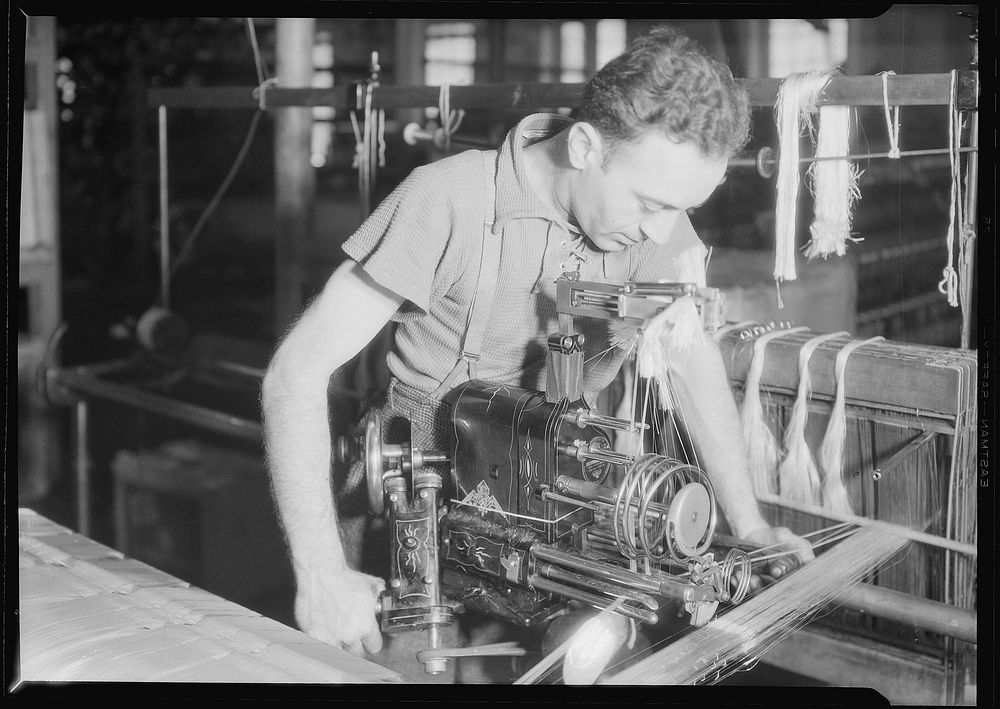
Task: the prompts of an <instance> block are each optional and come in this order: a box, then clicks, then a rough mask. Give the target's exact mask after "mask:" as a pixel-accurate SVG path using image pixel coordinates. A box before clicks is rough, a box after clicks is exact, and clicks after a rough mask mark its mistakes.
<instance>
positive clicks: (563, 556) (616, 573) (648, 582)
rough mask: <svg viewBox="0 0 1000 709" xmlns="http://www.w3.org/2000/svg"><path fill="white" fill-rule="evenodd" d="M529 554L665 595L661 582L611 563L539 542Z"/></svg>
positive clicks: (640, 589)
mask: <svg viewBox="0 0 1000 709" xmlns="http://www.w3.org/2000/svg"><path fill="white" fill-rule="evenodd" d="M531 555H532V556H533V557H534V558H536V559H540V560H542V561H548V562H549V563H552V564H558V565H559V566H566V567H569V568H571V569H577V570H579V571H586V572H588V573H590V574H592V575H594V576H599V577H600V578H603V579H605V580H608V581H614V582H615V583H620V584H622V585H623V586H628V587H629V588H634V589H636V590H638V591H645V592H647V593H655V594H662V595H666V594H664V590H663V588H661V587H662V585H663V584H661V583H660V582H659V581H657V580H656V579H654V578H651V577H649V576H646V575H644V574H639V573H636V572H635V571H630V570H628V569H622V568H618V567H616V566H612V565H611V564H606V563H602V562H599V561H594V560H592V559H584V558H581V557H578V556H574V555H572V554H567V553H566V552H562V551H558V550H557V549H552V548H549V547H546V546H543V545H541V544H536V545H535V546H533V547H531ZM670 595H676V594H670Z"/></svg>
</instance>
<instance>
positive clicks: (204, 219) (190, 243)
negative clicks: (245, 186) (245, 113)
mask: <svg viewBox="0 0 1000 709" xmlns="http://www.w3.org/2000/svg"><path fill="white" fill-rule="evenodd" d="M261 115H262V112H261V111H257V112H256V113H254V114H253V119H252V120H251V121H250V128H249V129H248V130H247V135H246V138H244V139H243V145H242V146H241V147H240V151H239V153H238V154H237V155H236V159H235V160H234V161H233V164H232V166H231V167H230V168H229V173H228V174H227V175H226V177H225V179H223V181H222V184H221V185H219V189H218V190H216V192H215V195H214V196H213V197H212V199H211V201H210V202H209V203H208V206H206V207H205V211H203V212H202V213H201V216H200V217H198V221H197V222H196V223H195V225H194V227H192V228H191V232H190V233H189V234H188V236H187V239H186V240H185V241H184V245H183V246H182V247H181V250H180V252H179V253H178V254H177V258H176V259H174V263H173V265H172V266H171V268H170V277H171V278H173V276H174V274H176V273H177V270H178V269H179V268H180V267H181V265H182V264H183V263H184V261H185V260H186V259H187V258H188V256H190V254H191V249H193V248H194V243H195V240H196V239H197V238H198V236H199V235H200V234H201V231H202V229H204V227H205V224H207V223H208V220H209V217H211V216H212V213H213V212H215V209H216V207H218V206H219V202H221V201H222V197H223V196H224V195H225V194H226V190H228V189H229V186H230V185H231V184H232V182H233V179H234V178H235V177H236V173H237V172H238V171H239V169H240V167H241V166H242V165H243V161H244V159H245V158H246V156H247V152H248V151H249V149H250V144H251V143H252V142H253V138H254V135H255V134H256V133H257V124H258V123H260V117H261Z"/></svg>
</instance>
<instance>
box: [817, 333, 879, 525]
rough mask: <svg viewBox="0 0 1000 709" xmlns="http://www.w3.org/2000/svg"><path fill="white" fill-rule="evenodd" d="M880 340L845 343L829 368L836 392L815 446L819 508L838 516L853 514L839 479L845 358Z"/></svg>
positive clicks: (844, 422)
mask: <svg viewBox="0 0 1000 709" xmlns="http://www.w3.org/2000/svg"><path fill="white" fill-rule="evenodd" d="M881 340H885V338H884V337H882V336H881V335H879V336H877V337H870V338H868V339H867V340H855V341H854V342H849V343H848V344H846V345H845V346H844V347H843V348H842V349H841V350H840V352H838V353H837V359H836V361H835V362H834V365H833V370H834V371H833V373H834V378H835V379H836V386H837V391H836V395H835V397H834V400H833V410H832V411H831V412H830V420H829V421H828V422H827V424H826V433H825V434H824V435H823V442H822V443H821V444H820V447H819V461H820V467H821V468H822V469H823V507H824V508H826V509H828V510H832V511H834V512H836V513H838V514H845V515H852V514H854V510H853V509H852V508H851V500H850V498H849V497H848V496H847V488H846V487H844V479H843V468H844V443H845V441H846V439H847V411H846V409H847V395H846V390H847V387H846V383H847V376H846V372H847V359H848V358H849V357H850V356H851V353H852V352H854V350H856V349H858V348H859V347H861V346H862V345H867V344H870V343H872V342H879V341H881Z"/></svg>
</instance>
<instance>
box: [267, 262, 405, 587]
mask: <svg viewBox="0 0 1000 709" xmlns="http://www.w3.org/2000/svg"><path fill="white" fill-rule="evenodd" d="M399 302H400V298H399V297H398V296H396V295H395V294H393V293H391V292H389V291H386V290H385V289H383V288H381V287H380V286H378V285H377V284H375V283H374V282H373V281H371V279H370V278H368V277H367V276H366V275H365V274H364V272H363V271H362V270H361V268H360V267H359V266H358V265H357V264H354V263H353V262H348V263H345V264H344V265H343V266H341V268H339V269H338V270H337V272H336V273H334V275H333V276H332V277H331V278H330V280H329V282H328V283H327V285H326V287H325V288H324V290H323V293H322V294H321V295H320V296H319V298H317V300H316V301H315V302H314V303H312V304H311V305H310V306H309V307H308V308H307V309H306V311H305V312H304V313H303V315H302V317H301V318H300V319H299V321H298V322H297V323H296V324H295V325H294V326H293V327H292V328H291V330H289V332H288V334H287V336H286V337H285V339H284V340H283V341H282V343H281V345H280V346H279V347H278V350H277V351H276V352H275V355H274V357H273V358H272V360H271V363H270V365H269V366H268V370H267V373H266V375H265V377H264V382H263V387H262V390H261V407H262V412H263V419H264V436H265V444H266V452H267V458H268V470H269V473H270V476H271V485H272V491H273V494H274V499H275V503H276V505H277V507H278V514H279V517H280V518H281V522H282V526H283V528H284V530H285V535H286V538H287V541H288V545H289V549H290V551H291V555H292V563H293V566H294V568H295V572H296V577H297V578H299V580H300V582H301V581H302V580H304V576H303V574H305V573H306V572H314V571H315V572H318V573H324V572H326V571H328V570H337V569H341V568H344V566H345V563H344V553H343V547H342V544H341V541H340V532H339V529H338V527H337V513H336V509H335V506H334V501H333V493H332V486H331V481H330V450H331V444H330V429H329V414H328V402H327V386H328V383H329V378H330V375H331V374H332V373H333V371H334V370H335V369H337V368H338V367H340V366H342V365H343V364H344V363H346V362H347V361H348V360H350V359H351V358H352V357H353V356H354V355H356V354H357V353H358V352H359V351H360V350H361V349H362V347H364V346H365V345H366V344H367V343H368V342H369V341H371V339H372V338H373V337H374V335H375V334H376V333H378V332H379V331H380V330H381V328H382V326H383V325H384V324H385V323H386V321H387V320H388V319H389V318H390V317H391V315H392V314H393V313H394V312H395V310H396V309H397V308H398V306H399Z"/></svg>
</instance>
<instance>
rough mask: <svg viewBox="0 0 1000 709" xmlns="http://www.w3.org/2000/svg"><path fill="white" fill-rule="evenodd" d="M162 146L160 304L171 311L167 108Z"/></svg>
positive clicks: (161, 125) (161, 123) (162, 112)
mask: <svg viewBox="0 0 1000 709" xmlns="http://www.w3.org/2000/svg"><path fill="white" fill-rule="evenodd" d="M158 117H159V132H160V136H159V146H160V302H161V305H162V306H163V307H164V308H166V309H167V310H169V309H170V203H169V195H168V191H167V107H166V106H164V105H162V104H161V105H160V108H159V116H158Z"/></svg>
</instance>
